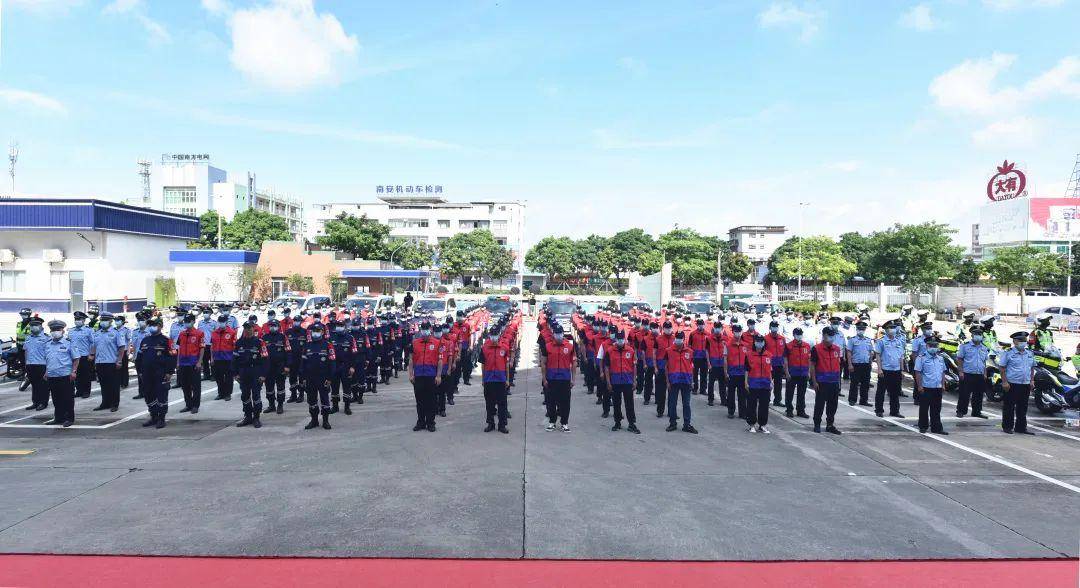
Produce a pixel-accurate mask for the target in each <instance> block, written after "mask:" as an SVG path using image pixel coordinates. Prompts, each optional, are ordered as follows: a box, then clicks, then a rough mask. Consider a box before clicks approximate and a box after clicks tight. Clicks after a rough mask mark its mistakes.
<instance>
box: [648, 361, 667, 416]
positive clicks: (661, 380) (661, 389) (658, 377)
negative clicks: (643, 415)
mask: <svg viewBox="0 0 1080 588" xmlns="http://www.w3.org/2000/svg"><path fill="white" fill-rule="evenodd" d="M653 382H654V383H655V388H656V414H658V415H660V416H664V409H665V408H667V366H665V367H659V366H657V367H656V373H655V377H654V379H653ZM646 400H648V397H647V396H646Z"/></svg>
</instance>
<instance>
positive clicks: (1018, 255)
mask: <svg viewBox="0 0 1080 588" xmlns="http://www.w3.org/2000/svg"><path fill="white" fill-rule="evenodd" d="M982 269H983V271H985V272H986V273H987V274H989V275H990V278H991V279H993V280H994V282H995V283H997V284H998V285H999V286H1005V287H1009V286H1016V287H1017V288H1019V289H1020V312H1021V313H1023V312H1024V288H1025V287H1026V286H1042V285H1047V284H1053V283H1057V282H1059V281H1060V280H1061V279H1062V278H1063V277H1064V276H1065V273H1066V271H1067V266H1066V263H1065V258H1064V256H1061V255H1057V254H1054V253H1050V252H1047V251H1043V250H1042V249H1039V248H1038V247H1031V246H1030V245H1021V246H1019V247H1002V248H1000V249H995V250H994V257H993V258H991V259H990V260H989V261H984V262H983V263H982Z"/></svg>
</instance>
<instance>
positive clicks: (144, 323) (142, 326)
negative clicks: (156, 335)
mask: <svg viewBox="0 0 1080 588" xmlns="http://www.w3.org/2000/svg"><path fill="white" fill-rule="evenodd" d="M139 328H140V329H145V328H146V321H139Z"/></svg>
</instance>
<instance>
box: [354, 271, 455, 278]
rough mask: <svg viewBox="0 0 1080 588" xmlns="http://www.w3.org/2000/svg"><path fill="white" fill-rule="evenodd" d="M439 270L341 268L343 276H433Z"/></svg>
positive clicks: (437, 273) (436, 274)
mask: <svg viewBox="0 0 1080 588" xmlns="http://www.w3.org/2000/svg"><path fill="white" fill-rule="evenodd" d="M438 275H439V272H429V271H424V270H384V269H343V270H341V277H343V278H434V277H436V276H438Z"/></svg>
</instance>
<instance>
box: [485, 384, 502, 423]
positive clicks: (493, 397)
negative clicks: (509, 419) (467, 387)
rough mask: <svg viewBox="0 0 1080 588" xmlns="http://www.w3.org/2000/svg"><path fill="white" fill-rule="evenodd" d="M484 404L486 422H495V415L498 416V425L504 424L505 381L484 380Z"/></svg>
mask: <svg viewBox="0 0 1080 588" xmlns="http://www.w3.org/2000/svg"><path fill="white" fill-rule="evenodd" d="M484 404H486V405H487V423H488V424H489V425H494V424H495V415H496V414H497V415H498V416H499V426H500V427H505V426H506V415H507V410H506V382H484Z"/></svg>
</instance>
